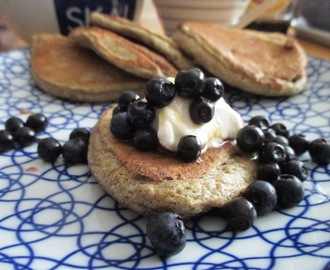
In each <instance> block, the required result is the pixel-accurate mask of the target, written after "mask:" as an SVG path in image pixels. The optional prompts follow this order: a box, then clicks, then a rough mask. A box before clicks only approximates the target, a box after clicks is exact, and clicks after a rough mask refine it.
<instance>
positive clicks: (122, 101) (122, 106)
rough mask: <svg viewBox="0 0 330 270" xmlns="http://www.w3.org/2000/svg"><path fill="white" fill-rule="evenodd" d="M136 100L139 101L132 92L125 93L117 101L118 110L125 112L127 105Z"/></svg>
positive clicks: (136, 95)
mask: <svg viewBox="0 0 330 270" xmlns="http://www.w3.org/2000/svg"><path fill="white" fill-rule="evenodd" d="M136 100H140V96H139V95H138V94H137V93H135V92H134V91H125V92H123V94H122V95H121V96H120V97H119V99H118V108H119V110H120V111H121V112H124V111H126V110H127V108H128V105H129V104H130V103H131V102H133V101H136Z"/></svg>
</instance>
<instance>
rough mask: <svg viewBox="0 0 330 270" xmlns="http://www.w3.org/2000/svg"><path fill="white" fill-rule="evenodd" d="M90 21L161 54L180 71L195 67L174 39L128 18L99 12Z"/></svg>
mask: <svg viewBox="0 0 330 270" xmlns="http://www.w3.org/2000/svg"><path fill="white" fill-rule="evenodd" d="M90 20H91V23H92V24H94V25H96V26H99V27H102V28H105V29H109V30H110V31H112V32H115V33H117V34H118V35H120V36H123V37H126V38H128V39H130V40H132V41H135V42H138V43H140V44H142V45H145V46H147V47H148V48H150V49H152V50H154V51H156V52H157V53H160V54H161V55H162V56H164V57H165V58H166V59H167V60H168V61H169V62H171V63H172V64H173V65H174V66H176V67H177V68H178V69H188V68H191V67H193V64H192V63H191V62H190V61H189V60H188V58H187V57H186V56H185V55H184V54H183V53H182V52H181V50H180V48H179V47H178V45H177V44H176V43H175V42H174V41H173V39H171V38H169V37H167V36H165V35H161V34H159V33H155V32H153V31H151V30H150V29H148V28H146V27H143V26H142V25H139V24H138V23H136V22H132V21H130V20H128V19H126V18H122V17H117V16H111V15H107V14H102V13H99V12H92V14H91V18H90Z"/></svg>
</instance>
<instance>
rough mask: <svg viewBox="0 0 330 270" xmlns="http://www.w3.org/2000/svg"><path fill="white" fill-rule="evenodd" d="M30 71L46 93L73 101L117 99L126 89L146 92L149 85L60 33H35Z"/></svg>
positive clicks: (107, 100) (36, 82) (141, 92)
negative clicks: (146, 86)
mask: <svg viewBox="0 0 330 270" xmlns="http://www.w3.org/2000/svg"><path fill="white" fill-rule="evenodd" d="M31 75H32V78H33V81H34V82H35V84H36V85H37V86H38V87H39V88H41V89H42V90H43V91H44V92H46V93H47V94H50V95H52V96H55V97H59V98H63V99H68V100H71V101H83V102H109V101H114V100H116V99H117V98H118V97H119V96H120V95H121V94H122V92H123V91H125V90H133V91H136V92H138V93H140V94H143V93H144V88H145V85H146V80H143V79H141V78H137V77H135V76H133V75H131V74H128V73H126V72H124V71H122V70H120V69H118V68H117V67H115V66H113V65H111V64H109V63H108V62H106V61H104V60H103V59H101V58H100V57H98V56H97V55H96V54H95V53H94V52H92V51H90V50H87V49H84V48H79V47H77V46H76V45H75V44H74V43H73V42H72V41H70V40H69V39H68V38H67V37H64V36H61V35H60V34H37V35H34V36H33V39H32V44H31Z"/></svg>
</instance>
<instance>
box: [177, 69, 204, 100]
mask: <svg viewBox="0 0 330 270" xmlns="http://www.w3.org/2000/svg"><path fill="white" fill-rule="evenodd" d="M204 86H205V76H204V73H203V72H202V71H201V70H200V69H199V68H192V69H189V70H181V71H179V72H178V73H177V75H176V77H175V90H176V92H177V94H178V95H179V96H180V97H182V98H185V99H193V98H195V97H197V96H199V95H201V94H202V92H203V90H204Z"/></svg>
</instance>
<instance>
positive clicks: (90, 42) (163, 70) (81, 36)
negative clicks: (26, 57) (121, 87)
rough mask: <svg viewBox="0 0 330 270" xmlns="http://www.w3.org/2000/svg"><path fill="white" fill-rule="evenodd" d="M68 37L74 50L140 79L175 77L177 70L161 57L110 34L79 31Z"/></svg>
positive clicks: (90, 29)
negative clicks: (82, 49) (94, 55)
mask: <svg viewBox="0 0 330 270" xmlns="http://www.w3.org/2000/svg"><path fill="white" fill-rule="evenodd" d="M69 37H70V38H71V39H72V40H73V41H74V42H75V43H76V44H77V45H78V46H82V47H86V48H89V49H91V50H93V51H94V52H95V53H97V54H98V55H99V56H101V57H102V58H103V59H104V60H106V61H108V62H109V63H111V64H113V65H115V66H117V67H118V68H121V69H122V70H124V71H126V72H128V73H131V74H133V75H136V76H139V77H141V78H146V79H151V78H154V77H167V76H175V74H176V73H177V69H176V68H174V67H173V66H172V65H171V64H170V63H169V62H168V61H167V60H166V59H165V58H163V57H162V56H160V55H157V54H156V53H153V52H151V51H150V50H149V49H147V48H146V47H143V46H140V45H138V44H135V43H133V42H131V41H129V40H127V39H125V38H123V37H120V36H118V35H117V34H115V33H112V32H111V31H108V30H105V29H102V28H98V27H88V28H87V27H79V28H76V29H75V30H73V31H72V32H71V33H70V35H69Z"/></svg>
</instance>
